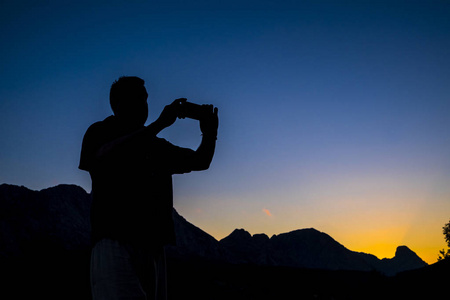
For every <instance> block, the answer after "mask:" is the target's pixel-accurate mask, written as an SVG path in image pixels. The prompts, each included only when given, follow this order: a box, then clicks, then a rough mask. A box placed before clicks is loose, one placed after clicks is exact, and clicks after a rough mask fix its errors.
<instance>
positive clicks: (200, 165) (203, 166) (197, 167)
mask: <svg viewBox="0 0 450 300" xmlns="http://www.w3.org/2000/svg"><path fill="white" fill-rule="evenodd" d="M210 165H211V160H204V161H197V162H196V163H195V164H194V166H193V168H192V170H193V171H205V170H208V169H209V166H210Z"/></svg>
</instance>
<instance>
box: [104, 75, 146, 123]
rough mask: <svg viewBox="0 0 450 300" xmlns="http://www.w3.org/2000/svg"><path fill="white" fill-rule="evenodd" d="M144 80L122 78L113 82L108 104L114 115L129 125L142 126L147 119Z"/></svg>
mask: <svg viewBox="0 0 450 300" xmlns="http://www.w3.org/2000/svg"><path fill="white" fill-rule="evenodd" d="M144 84H145V82H144V80H142V79H141V78H139V77H134V76H123V77H120V78H119V79H118V80H116V81H114V83H113V84H112V86H111V90H110V93H109V102H110V104H111V108H112V110H113V112H114V115H115V116H116V117H118V118H119V119H121V120H122V121H124V122H126V123H128V124H129V125H144V124H145V121H147V117H148V105H147V97H148V94H147V90H146V89H145V87H144Z"/></svg>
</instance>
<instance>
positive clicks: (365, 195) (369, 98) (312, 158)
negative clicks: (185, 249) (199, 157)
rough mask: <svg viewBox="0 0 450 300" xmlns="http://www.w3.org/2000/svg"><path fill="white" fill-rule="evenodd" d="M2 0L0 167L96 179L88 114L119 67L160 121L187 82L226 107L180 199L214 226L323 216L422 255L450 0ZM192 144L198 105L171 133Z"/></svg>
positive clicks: (16, 179)
mask: <svg viewBox="0 0 450 300" xmlns="http://www.w3.org/2000/svg"><path fill="white" fill-rule="evenodd" d="M210 2H219V1H181V0H180V1H111V0H109V1H87V2H86V1H56V0H55V1H44V0H40V1H20V0H19V1H18V0H14V1H9V0H8V1H2V2H1V4H0V39H1V45H2V46H1V48H0V76H1V80H0V141H1V152H0V183H9V184H17V185H24V186H26V187H29V188H31V189H36V190H40V189H43V188H47V187H50V186H54V185H57V184H61V183H71V184H77V185H80V186H82V187H83V188H85V189H86V190H87V191H90V189H91V183H90V178H89V175H88V174H87V173H85V172H82V171H80V170H78V169H77V166H78V160H79V152H80V147H81V140H82V137H83V135H84V132H85V131H86V129H87V127H88V126H89V125H90V124H92V123H94V122H96V121H99V120H102V119H104V118H105V117H107V116H108V115H110V114H111V110H110V108H109V102H108V101H109V100H108V96H109V88H110V85H111V83H112V82H113V81H114V80H115V79H117V78H118V77H119V76H122V75H136V76H140V77H142V78H143V79H144V80H146V87H147V89H148V93H149V108H150V117H149V122H150V121H153V120H154V119H155V118H156V117H157V116H158V115H159V112H160V111H161V110H162V108H163V107H164V105H166V104H168V103H170V102H171V101H172V100H173V99H175V98H179V97H186V98H188V99H189V100H190V101H192V102H198V103H212V104H214V105H216V106H218V107H219V116H220V128H219V139H218V143H217V151H216V156H215V159H214V162H213V164H212V165H211V168H210V170H208V171H206V172H199V173H191V174H188V175H176V176H174V184H175V191H174V193H175V207H176V209H177V210H178V211H179V212H180V213H181V214H182V215H183V216H184V217H185V218H187V219H188V220H189V221H190V222H192V223H193V224H195V225H197V226H198V227H200V228H202V229H203V230H205V231H206V232H208V233H210V234H211V235H213V236H214V237H215V238H217V239H221V238H223V237H225V236H226V235H228V234H229V233H231V231H232V230H233V229H235V228H245V229H246V230H248V231H249V232H250V233H252V234H255V233H262V232H264V233H266V234H268V235H269V236H271V235H273V234H278V233H282V232H288V231H291V230H295V229H299V228H309V227H314V228H316V229H318V230H320V231H323V232H326V233H328V234H329V235H331V236H332V237H333V238H334V239H336V240H337V241H339V242H340V243H342V244H343V245H344V246H346V247H347V248H349V249H351V250H354V251H364V252H369V253H372V254H375V255H377V256H378V257H379V258H384V257H393V256H394V253H395V249H396V247H397V246H399V245H407V246H408V247H410V248H411V249H412V250H413V251H415V252H416V253H418V254H419V256H421V257H422V258H423V259H425V260H426V261H427V262H428V263H433V262H435V261H436V259H437V255H438V251H439V250H440V249H442V248H444V247H445V242H444V237H443V235H442V226H443V225H444V224H445V223H447V222H448V220H449V218H450V132H449V128H450V117H449V116H450V18H449V16H450V2H449V1H427V0H423V1H269V0H267V1H261V0H260V1H242V0H239V1H223V2H226V4H212V3H210ZM160 136H161V137H164V138H166V139H168V140H170V141H171V142H173V143H175V144H178V145H181V146H185V147H191V148H196V147H197V146H198V144H199V142H200V130H199V128H198V125H197V123H196V121H193V120H179V121H177V123H176V124H175V125H174V126H173V127H172V128H169V129H167V130H165V131H164V132H162V133H161V134H160Z"/></svg>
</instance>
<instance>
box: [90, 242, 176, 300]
mask: <svg viewBox="0 0 450 300" xmlns="http://www.w3.org/2000/svg"><path fill="white" fill-rule="evenodd" d="M166 282H167V281H166V260H165V255H164V248H161V249H160V250H158V251H148V250H147V251H146V250H144V249H142V248H136V247H133V246H132V245H130V244H128V243H123V242H119V241H116V240H113V239H102V240H100V241H99V242H97V243H96V245H95V246H94V248H93V249H92V254H91V288H92V297H93V300H116V299H117V300H119V299H120V300H131V299H133V300H134V299H136V300H137V299H139V300H166V299H167V283H166Z"/></svg>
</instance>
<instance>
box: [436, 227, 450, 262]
mask: <svg viewBox="0 0 450 300" xmlns="http://www.w3.org/2000/svg"><path fill="white" fill-rule="evenodd" d="M442 232H443V234H444V238H445V241H446V242H447V246H448V247H449V249H447V251H445V249H442V250H441V251H439V257H438V260H443V259H447V258H450V221H449V222H448V223H447V224H445V226H444V227H442Z"/></svg>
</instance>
